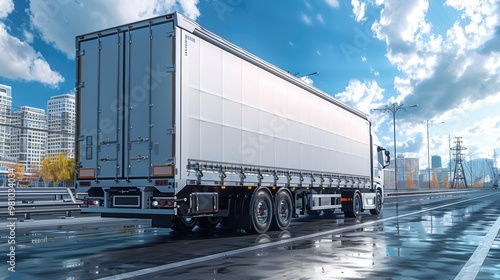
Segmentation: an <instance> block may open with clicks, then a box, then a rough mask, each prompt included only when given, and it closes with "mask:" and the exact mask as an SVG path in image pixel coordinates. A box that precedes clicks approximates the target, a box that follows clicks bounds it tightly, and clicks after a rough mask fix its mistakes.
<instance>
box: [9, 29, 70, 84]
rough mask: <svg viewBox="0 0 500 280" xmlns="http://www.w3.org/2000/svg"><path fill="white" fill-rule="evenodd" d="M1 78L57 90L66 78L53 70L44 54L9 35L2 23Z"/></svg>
mask: <svg viewBox="0 0 500 280" xmlns="http://www.w3.org/2000/svg"><path fill="white" fill-rule="evenodd" d="M0 53H1V54H2V55H0V65H2V67H0V76H3V77H6V78H8V79H12V80H17V79H20V80H24V81H36V82H40V83H43V84H46V85H48V86H50V87H54V88H57V87H58V85H59V83H61V82H64V78H63V77H62V76H61V74H59V73H58V72H56V71H54V70H52V69H51V68H50V65H49V64H48V62H47V61H46V60H45V59H44V57H43V56H42V54H40V53H39V52H37V51H35V49H33V47H32V46H30V45H29V44H28V43H27V42H23V41H21V40H19V39H18V38H16V37H14V36H12V35H11V34H9V31H8V29H7V27H6V26H5V25H4V24H3V23H1V22H0Z"/></svg>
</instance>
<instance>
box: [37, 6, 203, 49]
mask: <svg viewBox="0 0 500 280" xmlns="http://www.w3.org/2000/svg"><path fill="white" fill-rule="evenodd" d="M197 5H198V0H184V1H176V0H128V1H127V5H117V4H116V3H115V2H114V1H100V0H87V1H81V2H80V1H43V0H32V1H31V2H30V8H29V9H30V20H31V24H32V26H33V27H34V29H35V30H36V31H38V33H39V34H40V37H41V38H42V39H43V40H44V41H45V42H46V43H48V44H50V45H52V46H54V48H56V49H58V50H60V51H61V52H63V53H64V54H65V55H66V56H67V57H68V58H69V59H73V58H74V50H75V46H74V38H75V36H77V35H80V34H85V33H88V32H92V31H95V30H100V29H104V28H109V27H112V26H117V25H122V24H126V23H129V22H133V21H138V20H142V19H145V18H149V17H153V16H158V15H162V14H166V13H170V12H173V11H176V10H179V11H181V13H183V14H184V15H186V16H187V17H189V18H191V19H193V20H196V18H198V16H200V12H199V10H198V8H197Z"/></svg>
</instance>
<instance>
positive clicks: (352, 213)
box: [344, 192, 361, 218]
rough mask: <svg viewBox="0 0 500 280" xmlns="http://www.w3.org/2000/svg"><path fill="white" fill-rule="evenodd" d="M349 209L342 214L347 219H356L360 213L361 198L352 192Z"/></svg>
mask: <svg viewBox="0 0 500 280" xmlns="http://www.w3.org/2000/svg"><path fill="white" fill-rule="evenodd" d="M350 206H351V207H350V209H349V210H347V211H345V212H344V215H345V216H346V217H347V218H357V217H358V216H359V213H361V196H360V195H359V193H358V192H354V194H353V196H352V202H351V205H350Z"/></svg>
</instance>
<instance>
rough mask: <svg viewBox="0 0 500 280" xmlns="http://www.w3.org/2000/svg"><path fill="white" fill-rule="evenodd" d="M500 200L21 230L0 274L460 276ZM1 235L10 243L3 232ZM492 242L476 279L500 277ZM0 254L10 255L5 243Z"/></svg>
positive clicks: (499, 254) (479, 197)
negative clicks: (201, 225) (264, 218)
mask: <svg viewBox="0 0 500 280" xmlns="http://www.w3.org/2000/svg"><path fill="white" fill-rule="evenodd" d="M499 201H500V192H498V191H492V190H481V191H475V192H472V193H468V194H461V195H454V196H440V197H435V196H434V197H432V198H429V197H425V198H422V197H413V198H411V197H405V198H391V199H386V201H385V205H384V213H383V215H381V216H379V217H374V216H371V215H369V214H368V215H362V217H361V218H360V219H357V220H354V219H344V216H343V215H342V214H334V215H332V216H329V217H320V218H319V219H311V218H308V217H300V218H298V219H295V220H294V221H293V223H292V226H291V227H290V229H289V230H287V231H275V232H268V233H266V234H263V235H248V234H246V233H244V232H240V231H233V230H229V229H224V228H218V229H217V230H215V231H213V232H202V231H199V230H195V231H194V232H193V233H191V234H187V235H186V234H175V233H173V232H171V231H170V230H165V229H154V228H150V227H149V226H148V225H147V224H143V223H142V224H141V222H137V221H134V223H130V222H128V221H127V222H128V223H124V222H123V221H121V220H110V221H107V222H106V223H97V222H95V219H93V218H85V219H88V220H89V221H86V222H85V223H82V222H77V223H74V224H73V225H69V224H68V223H66V224H64V225H56V226H48V227H46V228H43V227H39V226H37V227H31V226H30V227H31V228H30V227H26V228H25V229H18V233H17V236H18V238H17V239H18V240H19V244H18V255H17V256H16V257H17V260H18V261H17V267H16V268H17V272H16V273H14V274H4V273H3V271H6V270H7V268H6V267H5V266H0V269H2V273H1V274H0V275H8V276H9V277H8V278H7V279H27V278H29V279H46V278H52V279H96V278H102V277H105V278H107V279H125V278H127V277H133V278H134V279H183V280H184V279H342V278H347V279H349V278H350V279H352V278H372V279H436V278H439V279H455V277H456V276H457V275H459V273H460V272H461V270H462V268H463V267H464V266H465V264H466V263H468V261H470V259H471V256H473V254H474V253H475V252H476V250H477V248H479V247H480V246H481V244H483V243H484V241H485V236H486V235H487V234H488V232H489V231H490V229H492V228H493V229H495V228H494V227H493V226H494V225H495V221H496V220H497V219H498V217H500V207H498V202H499ZM79 219H81V218H77V219H74V220H75V221H77V220H79ZM92 219H93V220H92ZM82 221H83V220H82ZM92 221H94V222H92ZM54 228H56V229H54ZM493 231H494V230H493ZM490 232H491V231H490ZM0 233H1V236H2V243H4V241H5V239H4V235H6V234H5V231H4V230H3V228H2V231H1V232H0ZM490 235H491V234H490ZM492 239H494V240H492V242H491V248H490V249H489V250H486V252H485V253H486V254H485V256H484V257H485V258H484V257H483V259H484V263H482V266H479V267H478V269H479V271H477V278H476V279H495V278H500V262H499V261H498V260H500V249H499V248H500V246H499V245H500V238H499V235H498V230H496V233H495V234H494V235H493V238H492ZM34 240H35V241H34ZM36 240H38V241H39V242H36ZM0 250H1V252H4V251H5V250H7V244H2V245H1V246H0ZM483 252H484V250H483ZM473 261H474V262H477V261H478V260H473ZM481 261H482V260H481ZM469 263H470V262H469ZM464 279H466V278H464Z"/></svg>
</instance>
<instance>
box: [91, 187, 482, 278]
mask: <svg viewBox="0 0 500 280" xmlns="http://www.w3.org/2000/svg"><path fill="white" fill-rule="evenodd" d="M488 196H491V194H488V195H483V196H480V197H475V198H469V199H466V200H462V201H458V202H453V203H448V204H445V205H441V206H436V207H431V208H426V209H423V210H419V211H416V212H412V213H406V214H402V215H399V216H393V217H388V218H383V219H381V220H375V221H369V222H365V223H362V224H357V225H352V226H348V227H345V228H339V229H333V230H328V231H323V232H317V233H312V234H309V235H304V236H299V237H293V238H289V239H282V240H279V241H275V242H271V243H265V244H259V245H255V246H251V247H246V248H241V249H236V250H231V251H227V252H223V253H217V254H213V255H208V256H204V257H198V258H194V259H189V260H184V261H179V262H174V263H169V264H164V265H159V266H155V267H151V268H144V269H140V270H136V271H131V272H126V273H123V274H118V275H112V276H108V277H104V278H99V280H121V279H127V278H132V277H137V276H141V275H145V274H150V273H155V272H160V271H163V270H168V269H173V268H178V267H182V266H187V265H192V264H196V263H200V262H204V261H210V260H215V259H220V258H225V257H228V256H234V255H238V254H243V253H248V252H252V251H256V250H261V249H266V248H269V247H276V246H280V245H285V244H288V243H292V242H297V241H302V240H306V239H311V238H316V237H320V236H323V235H330V234H338V233H342V232H346V231H353V230H356V229H359V228H364V227H366V226H370V225H375V224H379V223H382V222H385V221H390V220H395V219H399V218H403V217H407V216H412V215H416V214H420V213H424V212H429V211H433V210H436V209H440V208H445V207H449V206H452V205H456V204H461V203H465V202H468V201H471V200H476V199H480V198H483V197H488Z"/></svg>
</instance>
